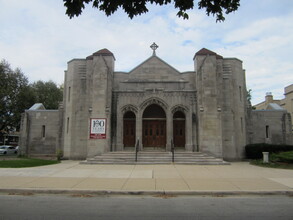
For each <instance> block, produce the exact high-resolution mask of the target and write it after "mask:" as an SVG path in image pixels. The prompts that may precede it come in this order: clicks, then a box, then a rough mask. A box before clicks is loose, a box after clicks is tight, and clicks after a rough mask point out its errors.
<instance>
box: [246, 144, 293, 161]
mask: <svg viewBox="0 0 293 220" xmlns="http://www.w3.org/2000/svg"><path fill="white" fill-rule="evenodd" d="M284 151H293V145H277V144H265V143H260V144H248V145H246V146H245V152H246V158H248V159H260V158H262V157H263V155H262V152H270V153H277V152H284Z"/></svg>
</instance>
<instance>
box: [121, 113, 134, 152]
mask: <svg viewBox="0 0 293 220" xmlns="http://www.w3.org/2000/svg"><path fill="white" fill-rule="evenodd" d="M135 123H136V122H135V114H134V113H133V112H132V111H128V112H126V113H125V114H124V116H123V145H124V147H134V145H135Z"/></svg>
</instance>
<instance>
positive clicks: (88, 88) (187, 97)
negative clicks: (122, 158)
mask: <svg viewBox="0 0 293 220" xmlns="http://www.w3.org/2000/svg"><path fill="white" fill-rule="evenodd" d="M193 60H194V66H195V68H194V70H192V71H188V72H179V71H178V70H176V69H175V68H174V67H172V66H170V65H169V64H167V63H166V62H164V61H163V60H162V59H160V58H159V57H158V56H156V53H155V50H154V51H153V55H152V56H151V57H149V58H148V59H147V60H145V61H144V62H143V63H141V64H140V65H138V66H137V67H135V68H134V69H133V70H131V71H130V72H118V71H115V70H114V64H115V57H114V55H113V53H111V52H110V51H109V50H107V49H102V50H100V51H98V52H96V53H94V54H92V55H91V56H88V57H87V58H85V59H73V60H71V61H69V62H68V68H67V70H66V71H65V79H64V97H63V103H62V105H61V106H60V108H59V111H55V112H50V113H49V112H47V111H46V110H42V111H41V110H35V112H30V111H26V113H25V114H24V117H23V119H22V121H23V122H22V138H21V139H22V141H21V145H22V148H23V149H26V151H27V152H32V151H29V150H28V149H31V148H34V146H35V145H34V144H33V137H34V136H36V139H37V137H38V142H36V143H38V144H40V145H39V148H40V149H39V151H40V152H41V151H42V148H41V145H42V144H44V145H45V142H46V141H47V139H48V138H47V136H46V139H45V140H43V141H45V142H41V141H42V137H41V136H38V135H39V134H38V132H37V131H36V130H28V129H27V128H28V127H29V126H28V125H27V123H28V122H29V123H30V126H32V125H33V126H35V127H36V128H37V127H38V128H39V127H40V126H43V125H45V126H49V124H48V125H47V124H46V123H47V122H49V121H50V123H52V124H54V126H55V127H54V129H55V133H54V132H53V133H54V135H52V136H54V140H53V139H50V140H51V141H49V140H48V143H47V142H46V144H48V145H50V146H52V149H57V148H61V149H62V150H63V152H64V157H65V158H69V159H85V158H91V157H94V156H96V155H100V154H102V153H104V152H109V151H128V150H134V146H135V145H136V143H139V148H140V150H146V151H148V150H151V151H154V150H165V151H170V150H171V146H172V144H174V146H175V150H176V149H177V150H181V151H188V152H193V151H200V152H206V153H210V154H212V155H214V156H216V157H219V158H224V159H228V160H237V159H241V158H243V157H244V147H245V145H246V144H247V143H250V141H252V142H253V141H254V140H256V141H262V142H263V141H266V140H263V139H261V138H259V137H258V136H257V135H255V134H254V133H252V132H251V131H252V130H253V126H254V125H255V120H258V118H257V114H256V115H253V116H252V114H253V113H252V112H251V110H250V106H249V105H248V102H247V92H246V82H245V71H244V70H243V67H242V61H241V60H238V59H236V58H223V57H222V56H220V55H218V54H216V53H215V52H212V51H210V50H207V49H205V48H203V49H201V50H200V51H198V52H197V53H196V54H195V56H194V58H193ZM37 114H38V118H37ZM40 114H41V115H40ZM48 114H50V116H49V115H48ZM262 117H264V118H265V117H266V115H262ZM270 117H271V116H270ZM273 118H274V120H276V121H278V120H281V121H282V120H283V121H286V120H287V121H288V120H289V119H287V118H286V117H283V116H280V115H279V114H277V116H276V117H275V116H273ZM28 119H29V120H28ZM94 119H99V120H100V119H103V120H105V122H106V124H105V125H106V126H105V127H104V128H105V129H106V130H105V131H106V132H105V133H106V134H105V138H101V137H100V136H99V137H100V139H99V138H98V139H95V138H91V137H92V136H90V133H91V132H90V129H91V126H92V124H91V121H92V120H94ZM38 120H40V121H38ZM263 121H266V119H263ZM287 121H286V123H287ZM264 124H265V123H264ZM271 126H273V125H271ZM278 126H279V125H278ZM282 126H283V124H282V125H281V124H280V126H279V127H277V128H276V133H278V131H280V129H281V127H282ZM282 128H283V127H282ZM30 129H32V128H30ZM50 129H51V127H50ZM248 131H250V132H248ZM274 132H275V131H274V130H273V129H271V134H272V136H271V137H272V139H274V138H275V137H276V136H275V135H273V134H274ZM46 135H49V134H46ZM252 135H254V136H252ZM251 136H252V137H251ZM289 136H290V134H289V133H288V137H289ZM276 138H277V139H278V140H279V139H280V140H283V141H286V140H287V139H288V138H287V139H286V138H285V139H284V137H283V136H282V137H279V136H278V137H276ZM288 140H289V139H288Z"/></svg>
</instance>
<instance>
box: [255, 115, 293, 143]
mask: <svg viewBox="0 0 293 220" xmlns="http://www.w3.org/2000/svg"><path fill="white" fill-rule="evenodd" d="M251 120H252V129H251V130H250V143H269V144H292V132H291V130H290V124H291V117H290V115H289V114H288V113H287V112H286V111H276V110H255V111H252V112H251Z"/></svg>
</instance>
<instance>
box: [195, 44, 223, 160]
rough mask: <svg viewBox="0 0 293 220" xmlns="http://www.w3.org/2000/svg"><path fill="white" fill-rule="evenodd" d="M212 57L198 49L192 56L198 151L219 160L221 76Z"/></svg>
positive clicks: (216, 58)
mask: <svg viewBox="0 0 293 220" xmlns="http://www.w3.org/2000/svg"><path fill="white" fill-rule="evenodd" d="M219 59H222V57H220V56H218V55H217V54H216V53H214V52H212V51H210V50H207V49H205V48H203V49H201V50H200V51H198V52H197V53H196V54H195V57H194V62H195V71H196V90H197V123H198V132H199V134H198V145H199V151H203V152H209V153H212V154H213V155H215V156H217V157H222V156H223V155H222V124H221V105H222V91H221V84H222V83H221V82H222V77H221V74H220V73H221V72H220V71H219V70H220V68H221V67H220V62H219Z"/></svg>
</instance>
